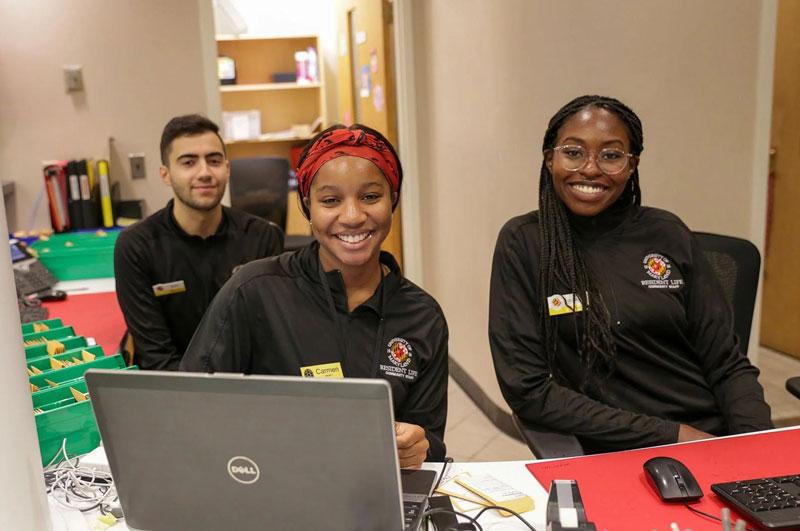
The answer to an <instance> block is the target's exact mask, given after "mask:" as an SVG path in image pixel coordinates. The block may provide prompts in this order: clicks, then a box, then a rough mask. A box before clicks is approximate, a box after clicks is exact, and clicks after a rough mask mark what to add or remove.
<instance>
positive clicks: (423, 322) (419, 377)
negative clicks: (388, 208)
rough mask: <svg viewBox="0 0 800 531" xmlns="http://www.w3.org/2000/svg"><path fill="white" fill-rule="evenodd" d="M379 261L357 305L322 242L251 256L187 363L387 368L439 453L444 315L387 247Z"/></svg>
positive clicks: (317, 371)
mask: <svg viewBox="0 0 800 531" xmlns="http://www.w3.org/2000/svg"><path fill="white" fill-rule="evenodd" d="M381 263H382V264H384V265H385V266H387V268H388V270H389V272H388V273H387V274H386V275H385V276H384V278H383V280H382V282H381V284H380V286H379V287H378V289H377V290H376V291H375V293H374V294H373V296H372V297H371V298H370V299H369V300H367V301H366V302H364V303H363V304H362V305H360V306H358V307H357V308H355V309H354V310H353V311H352V312H350V311H348V309H347V297H346V293H345V288H344V283H343V281H342V276H341V273H340V272H339V271H330V272H327V273H326V272H324V271H323V270H322V267H321V266H320V262H319V245H318V244H317V243H316V242H315V243H312V244H311V245H309V246H307V247H305V248H303V249H300V250H299V251H297V252H293V253H284V254H282V255H280V256H278V257H274V258H269V259H265V260H258V261H255V262H251V263H250V264H247V265H246V266H244V267H242V268H241V269H240V270H239V271H237V272H236V274H235V275H234V276H233V278H231V280H230V281H229V282H228V283H227V284H225V286H223V288H222V289H221V290H220V292H219V294H218V295H217V298H216V299H214V302H213V303H212V304H211V306H210V307H209V309H208V312H206V315H205V317H204V318H203V321H202V322H201V323H200V326H199V327H198V329H197V333H196V334H195V336H194V338H193V339H192V342H191V344H190V345H189V348H188V349H187V351H186V356H184V358H183V361H182V362H181V370H187V371H206V372H236V373H246V374H282V375H291V376H320V375H325V374H330V373H331V372H333V373H334V374H336V375H341V376H344V377H358V378H383V379H385V380H387V381H388V382H389V384H390V385H391V388H392V400H393V404H394V409H395V418H396V420H398V421H401V422H408V423H411V424H417V425H419V426H422V428H424V429H425V433H426V436H427V438H428V441H429V442H430V449H429V451H428V459H429V460H434V461H435V460H442V459H443V458H444V456H445V447H444V442H443V439H444V428H445V421H446V418H447V374H448V369H447V340H448V333H447V323H446V322H445V318H444V314H443V313H442V310H441V308H440V307H439V305H438V304H437V303H436V301H435V300H434V299H433V298H432V297H431V296H430V295H428V294H427V293H426V292H424V291H423V290H422V289H420V288H419V287H417V286H416V285H414V284H413V283H412V282H410V281H409V280H407V279H405V278H404V277H403V276H402V275H401V273H400V270H399V267H398V265H397V262H395V260H394V258H392V256H391V255H390V254H388V253H381ZM354 413H357V412H354Z"/></svg>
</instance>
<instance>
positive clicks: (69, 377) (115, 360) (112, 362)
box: [28, 354, 125, 397]
mask: <svg viewBox="0 0 800 531" xmlns="http://www.w3.org/2000/svg"><path fill="white" fill-rule="evenodd" d="M124 367H125V360H124V359H122V355H121V354H114V355H113V356H103V357H102V358H97V359H96V360H94V361H87V362H86V363H81V364H80V365H73V366H72V367H65V368H63V369H56V370H51V371H48V372H47V373H44V374H37V375H35V376H29V377H28V380H29V381H30V383H32V384H33V385H35V386H36V387H38V388H39V391H36V392H34V393H33V396H34V397H35V396H36V393H41V392H42V391H43V390H44V389H45V387H50V384H48V383H47V382H45V379H47V380H50V381H51V382H53V383H55V384H57V386H61V385H65V384H72V383H74V381H75V380H78V379H80V380H82V379H83V373H85V372H86V371H87V370H89V369H91V368H96V369H123V368H124Z"/></svg>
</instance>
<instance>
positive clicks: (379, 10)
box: [332, 0, 403, 267]
mask: <svg viewBox="0 0 800 531" xmlns="http://www.w3.org/2000/svg"><path fill="white" fill-rule="evenodd" d="M336 17H337V28H338V36H337V41H338V47H339V50H338V58H339V60H338V67H337V76H336V77H337V80H336V83H337V89H338V101H339V106H338V107H339V111H338V113H339V114H338V116H336V117H332V121H335V122H341V123H344V124H345V125H350V124H352V123H355V122H358V123H361V124H363V125H366V126H368V127H371V128H373V129H376V130H378V131H380V132H381V133H383V134H384V135H385V136H386V138H388V139H389V141H390V142H391V143H392V145H393V146H394V147H395V149H399V146H398V145H397V107H396V104H395V70H394V22H393V19H392V4H391V2H389V1H388V0H336ZM400 225H401V223H400V207H398V208H397V210H395V213H394V218H393V220H392V230H391V232H390V233H389V236H388V237H387V238H386V241H385V242H384V243H383V248H384V249H385V250H387V251H389V252H390V253H392V254H393V255H394V257H395V258H396V259H397V261H398V262H399V263H400V265H401V267H402V264H403V250H402V249H403V244H402V233H401V228H400Z"/></svg>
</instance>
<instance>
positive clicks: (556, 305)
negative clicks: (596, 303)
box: [547, 293, 583, 317]
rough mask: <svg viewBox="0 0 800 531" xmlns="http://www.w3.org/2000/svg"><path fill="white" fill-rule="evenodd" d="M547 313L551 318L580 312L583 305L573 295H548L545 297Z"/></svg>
mask: <svg viewBox="0 0 800 531" xmlns="http://www.w3.org/2000/svg"><path fill="white" fill-rule="evenodd" d="M547 311H548V313H549V314H550V316H551V317H552V316H553V315H562V314H565V313H572V312H582V311H583V304H581V300H580V299H579V298H578V297H576V296H575V294H573V293H565V294H563V295H550V296H549V297H547Z"/></svg>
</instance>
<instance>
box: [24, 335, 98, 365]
mask: <svg viewBox="0 0 800 531" xmlns="http://www.w3.org/2000/svg"><path fill="white" fill-rule="evenodd" d="M58 341H59V343H61V344H62V345H64V350H65V351H67V350H72V349H76V348H80V347H85V346H86V338H84V337H83V336H72V337H66V338H59V340H58ZM42 356H47V345H46V344H44V343H43V344H41V345H31V346H29V347H25V358H26V359H27V360H28V361H29V362H30V360H33V359H36V358H41V357H42Z"/></svg>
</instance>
